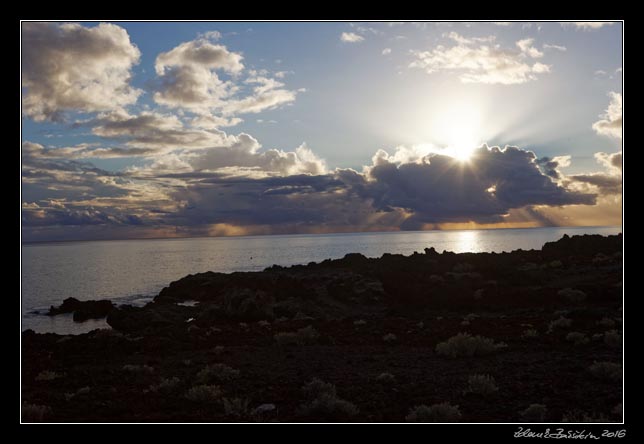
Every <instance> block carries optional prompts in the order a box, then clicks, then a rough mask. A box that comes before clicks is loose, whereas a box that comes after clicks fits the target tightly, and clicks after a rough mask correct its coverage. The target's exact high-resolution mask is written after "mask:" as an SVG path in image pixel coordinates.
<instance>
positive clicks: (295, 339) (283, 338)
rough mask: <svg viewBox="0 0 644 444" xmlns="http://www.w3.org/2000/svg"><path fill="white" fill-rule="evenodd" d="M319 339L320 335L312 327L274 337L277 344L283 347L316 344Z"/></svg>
mask: <svg viewBox="0 0 644 444" xmlns="http://www.w3.org/2000/svg"><path fill="white" fill-rule="evenodd" d="M319 337H320V333H318V331H317V330H316V329H315V328H313V326H311V325H308V326H306V327H303V328H300V329H299V330H297V331H295V332H281V333H277V334H275V335H274V336H273V338H274V339H275V342H277V343H278V344H279V345H281V346H289V345H307V344H314V343H315V342H316V341H317V339H318V338H319Z"/></svg>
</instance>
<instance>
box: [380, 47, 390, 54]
mask: <svg viewBox="0 0 644 444" xmlns="http://www.w3.org/2000/svg"><path fill="white" fill-rule="evenodd" d="M389 54H391V48H385V49H383V50H382V55H389Z"/></svg>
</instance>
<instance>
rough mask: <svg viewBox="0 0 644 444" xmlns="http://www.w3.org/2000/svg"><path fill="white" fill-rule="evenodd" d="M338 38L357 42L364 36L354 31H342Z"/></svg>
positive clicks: (346, 41)
mask: <svg viewBox="0 0 644 444" xmlns="http://www.w3.org/2000/svg"><path fill="white" fill-rule="evenodd" d="M340 40H342V41H343V42H345V43H358V42H361V41H363V40H364V37H362V36H361V35H359V34H356V33H355V32H343V33H342V34H340Z"/></svg>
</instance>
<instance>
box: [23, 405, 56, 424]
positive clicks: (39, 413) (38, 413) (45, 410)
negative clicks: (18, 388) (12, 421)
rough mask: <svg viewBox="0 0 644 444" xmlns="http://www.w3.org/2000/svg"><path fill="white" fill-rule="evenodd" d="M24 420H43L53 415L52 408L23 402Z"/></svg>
mask: <svg viewBox="0 0 644 444" xmlns="http://www.w3.org/2000/svg"><path fill="white" fill-rule="evenodd" d="M21 410H22V415H21V419H22V422H42V421H44V419H45V418H46V417H47V416H49V415H51V408H50V407H48V406H46V405H38V404H29V403H23V404H22V409H21Z"/></svg>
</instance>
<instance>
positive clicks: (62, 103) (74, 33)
mask: <svg viewBox="0 0 644 444" xmlns="http://www.w3.org/2000/svg"><path fill="white" fill-rule="evenodd" d="M139 58H140V52H139V50H138V48H137V47H136V46H135V45H134V44H133V43H131V42H130V38H129V35H128V33H127V31H125V29H123V28H121V27H119V26H117V25H113V24H107V23H101V24H99V25H97V26H95V27H92V28H88V27H84V26H81V25H78V24H73V23H40V22H24V23H22V87H23V88H24V90H23V97H22V110H23V113H24V114H25V115H26V116H28V117H31V118H32V119H34V120H35V121H38V122H40V121H45V120H50V121H61V120H63V119H64V114H65V112H68V111H71V112H76V111H78V112H96V111H106V110H112V109H117V108H120V107H123V106H127V105H131V104H133V103H135V102H136V101H137V99H138V97H139V95H140V94H141V91H140V90H138V89H136V88H133V87H131V86H130V85H129V80H130V77H131V69H132V67H133V66H134V65H136V64H137V63H138V62H139Z"/></svg>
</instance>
